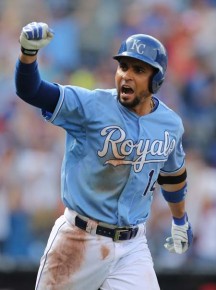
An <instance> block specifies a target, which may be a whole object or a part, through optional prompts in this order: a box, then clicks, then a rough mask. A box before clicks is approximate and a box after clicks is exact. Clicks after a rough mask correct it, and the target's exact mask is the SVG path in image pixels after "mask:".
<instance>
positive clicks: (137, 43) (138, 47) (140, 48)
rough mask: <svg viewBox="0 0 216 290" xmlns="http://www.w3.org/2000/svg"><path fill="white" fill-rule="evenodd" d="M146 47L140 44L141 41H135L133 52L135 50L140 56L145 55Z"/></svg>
mask: <svg viewBox="0 0 216 290" xmlns="http://www.w3.org/2000/svg"><path fill="white" fill-rule="evenodd" d="M145 47H146V45H145V44H144V43H140V40H138V39H134V40H133V43H132V46H131V50H135V51H136V52H137V53H138V54H144V51H145Z"/></svg>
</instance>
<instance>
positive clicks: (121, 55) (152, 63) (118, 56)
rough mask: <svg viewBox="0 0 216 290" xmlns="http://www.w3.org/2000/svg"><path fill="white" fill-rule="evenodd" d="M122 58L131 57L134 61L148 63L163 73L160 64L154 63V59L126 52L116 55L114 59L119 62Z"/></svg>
mask: <svg viewBox="0 0 216 290" xmlns="http://www.w3.org/2000/svg"><path fill="white" fill-rule="evenodd" d="M122 57H130V58H133V59H138V60H141V61H142V62H145V63H148V64H149V65H151V66H153V67H154V68H157V69H159V70H160V71H162V67H161V66H160V65H159V64H158V63H156V62H154V61H153V60H152V59H150V58H148V57H147V56H144V55H139V54H135V53H134V52H128V51H124V52H122V53H120V54H117V55H114V56H113V59H115V60H118V61H119V60H120V59H121V58H122Z"/></svg>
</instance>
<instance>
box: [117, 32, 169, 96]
mask: <svg viewBox="0 0 216 290" xmlns="http://www.w3.org/2000/svg"><path fill="white" fill-rule="evenodd" d="M124 56H127V57H131V58H136V59H139V60H141V61H143V62H146V63H148V64H150V65H151V66H153V67H154V68H156V69H157V72H156V73H155V74H154V76H153V78H152V81H151V84H150V91H151V92H152V93H156V92H157V91H158V90H159V88H160V87H161V85H162V83H163V81H164V77H165V72H166V68H167V51H166V49H165V47H164V46H163V44H162V43H161V42H160V41H159V40H157V39H156V38H154V37H152V36H150V35H146V34H135V35H132V36H130V37H129V38H127V39H126V40H125V41H123V42H122V44H121V47H120V49H119V51H118V54H117V55H115V56H114V57H113V58H114V59H116V60H119V59H120V58H121V57H124Z"/></svg>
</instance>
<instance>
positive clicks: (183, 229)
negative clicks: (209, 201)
mask: <svg viewBox="0 0 216 290" xmlns="http://www.w3.org/2000/svg"><path fill="white" fill-rule="evenodd" d="M176 223H177V224H176ZM192 241H193V232H192V229H191V225H190V223H189V222H188V217H187V214H186V213H185V215H184V217H183V218H181V219H177V218H173V221H172V229H171V237H169V238H167V239H166V243H165V244H164V247H165V248H166V249H167V250H168V251H169V252H171V253H177V254H183V253H185V252H186V251H187V250H188V248H189V246H190V245H191V243H192Z"/></svg>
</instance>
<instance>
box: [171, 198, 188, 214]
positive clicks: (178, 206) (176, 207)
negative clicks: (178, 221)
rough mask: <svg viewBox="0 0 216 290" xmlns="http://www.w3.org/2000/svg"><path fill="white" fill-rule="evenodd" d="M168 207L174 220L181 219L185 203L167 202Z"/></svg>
mask: <svg viewBox="0 0 216 290" xmlns="http://www.w3.org/2000/svg"><path fill="white" fill-rule="evenodd" d="M168 206H169V208H170V211H171V213H172V216H173V217H175V218H182V217H183V216H184V214H185V201H184V200H183V201H181V202H178V203H171V202H168Z"/></svg>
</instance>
